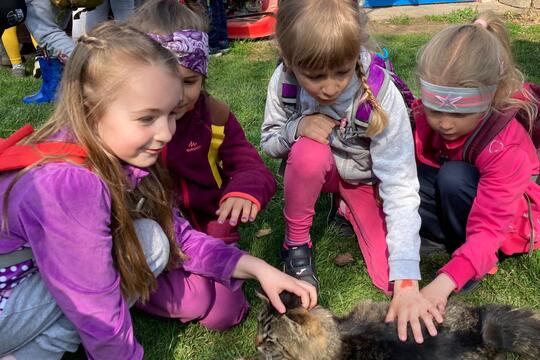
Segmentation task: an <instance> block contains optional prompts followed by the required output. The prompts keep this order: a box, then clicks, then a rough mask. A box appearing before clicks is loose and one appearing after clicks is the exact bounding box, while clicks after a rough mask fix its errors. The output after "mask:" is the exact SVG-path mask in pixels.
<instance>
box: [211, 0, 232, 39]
mask: <svg viewBox="0 0 540 360" xmlns="http://www.w3.org/2000/svg"><path fill="white" fill-rule="evenodd" d="M207 8H208V16H209V18H210V22H211V23H210V33H209V34H208V42H209V45H210V48H217V49H223V48H226V47H228V45H229V42H228V35H227V14H226V13H225V6H224V4H223V0H207Z"/></svg>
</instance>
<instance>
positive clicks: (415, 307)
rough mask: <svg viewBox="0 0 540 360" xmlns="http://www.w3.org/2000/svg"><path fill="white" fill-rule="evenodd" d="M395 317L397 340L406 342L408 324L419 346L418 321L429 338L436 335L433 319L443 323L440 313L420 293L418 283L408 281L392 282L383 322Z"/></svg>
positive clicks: (419, 328) (421, 338)
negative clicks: (390, 295)
mask: <svg viewBox="0 0 540 360" xmlns="http://www.w3.org/2000/svg"><path fill="white" fill-rule="evenodd" d="M396 317H397V330H398V337H399V339H400V340H401V341H406V340H407V326H408V324H410V325H411V330H412V333H413V336H414V340H415V341H416V342H417V343H419V344H421V343H423V342H424V337H423V334H422V327H421V325H420V319H422V321H423V322H424V324H425V326H426V328H427V330H428V332H429V334H430V335H431V336H435V335H437V328H436V327H435V324H434V323H433V319H435V320H436V321H437V322H438V323H442V322H443V317H442V315H441V312H440V311H439V310H438V309H437V307H436V306H434V305H433V304H432V303H431V302H430V301H428V300H427V299H426V298H425V297H424V296H423V295H422V294H421V293H420V291H419V288H418V281H416V280H408V279H407V280H396V281H395V282H394V296H393V298H392V301H391V302H390V308H389V309H388V313H387V315H386V318H385V322H392V321H394V320H396Z"/></svg>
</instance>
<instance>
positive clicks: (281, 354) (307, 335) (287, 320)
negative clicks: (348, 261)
mask: <svg viewBox="0 0 540 360" xmlns="http://www.w3.org/2000/svg"><path fill="white" fill-rule="evenodd" d="M260 297H262V298H264V299H265V301H266V302H267V306H266V307H265V309H263V311H262V312H261V314H260V315H259V317H258V331H257V339H256V345H257V349H258V350H259V352H260V354H259V355H258V356H255V357H253V358H251V359H253V360H255V359H265V360H282V359H283V360H285V359H295V360H330V359H331V360H340V359H367V360H369V359H377V360H379V359H380V360H383V359H407V360H409V359H429V360H433V359H466V360H469V359H470V360H472V359H475V360H476V359H504V358H505V353H506V352H515V353H519V354H520V355H521V356H522V357H524V358H530V359H539V358H540V313H539V312H535V311H533V310H526V309H517V308H513V307H511V306H508V305H484V306H479V307H472V306H468V305H465V304H462V303H458V302H452V301H450V302H449V304H448V305H447V307H446V312H445V319H444V323H443V324H441V325H438V335H437V336H435V337H430V336H429V335H427V336H426V338H425V339H424V343H423V344H416V343H415V342H414V340H413V339H412V333H411V332H410V329H409V336H408V338H409V339H408V340H407V341H406V342H402V341H400V340H399V339H398V337H397V332H396V325H395V324H394V323H390V324H385V323H384V318H385V316H386V313H387V311H388V306H389V303H388V302H380V303H374V302H371V301H366V302H362V303H360V304H359V305H358V306H357V307H356V308H355V309H354V310H353V311H351V312H350V313H349V314H348V315H346V316H344V317H336V316H334V315H332V313H331V312H330V311H328V310H326V309H324V308H323V307H321V306H317V307H315V308H313V309H312V310H310V311H308V310H306V309H304V308H303V307H301V305H300V299H299V298H298V297H297V296H296V295H292V294H289V293H287V294H282V296H281V297H282V300H283V302H284V304H285V306H286V307H287V312H286V313H285V314H279V313H277V312H276V311H275V310H274V308H273V307H272V305H270V303H269V302H268V299H266V297H264V296H262V295H261V296H260ZM423 330H424V334H427V332H426V329H425V328H424V329H423Z"/></svg>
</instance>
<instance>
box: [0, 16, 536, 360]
mask: <svg viewBox="0 0 540 360" xmlns="http://www.w3.org/2000/svg"><path fill="white" fill-rule="evenodd" d="M510 32H511V36H512V41H513V46H514V51H515V57H516V60H517V63H518V64H519V67H520V68H521V69H522V70H523V72H524V73H525V74H526V75H527V77H528V79H529V80H531V81H535V82H540V60H539V59H540V46H539V45H540V44H539V38H540V37H539V36H538V35H539V34H540V26H538V25H536V26H521V25H517V24H510ZM431 36H432V34H420V35H418V34H408V35H407V34H402V35H392V36H390V35H384V36H377V41H378V42H379V43H380V45H381V46H385V47H386V48H388V50H389V51H390V56H391V59H392V61H393V62H394V64H395V66H396V69H397V71H398V73H399V74H400V75H401V76H402V77H403V78H404V79H405V80H406V81H407V82H408V83H409V84H410V85H411V87H412V88H413V89H414V90H415V92H416V93H417V86H416V84H415V81H414V64H415V56H416V53H417V51H418V49H419V48H420V47H421V46H422V45H423V44H424V43H425V42H426V41H428V40H429V39H430V38H431ZM275 64H276V56H275V53H274V51H273V49H272V47H271V45H270V43H269V42H249V41H245V42H236V43H234V46H233V50H232V51H231V53H230V54H228V55H226V56H223V57H220V58H214V59H212V60H211V64H210V78H209V81H208V83H207V87H208V90H209V91H210V92H211V93H212V94H214V95H215V96H217V97H219V98H221V99H223V100H224V101H226V102H227V103H228V104H229V105H230V106H231V108H232V110H233V111H234V112H235V113H236V115H237V117H238V118H239V119H240V121H241V123H242V124H243V126H244V129H245V131H246V134H247V136H248V138H249V140H250V141H251V142H252V143H253V144H256V146H257V147H258V144H259V138H260V125H261V121H262V117H263V111H264V101H265V96H266V85H267V83H268V80H269V78H270V76H271V74H272V72H273V69H274V67H275ZM39 85H40V82H39V81H37V80H34V79H32V78H25V79H15V78H12V77H10V75H9V70H8V69H7V68H1V69H0V94H1V95H0V119H1V125H0V136H6V135H8V134H9V133H10V132H12V131H13V130H14V129H16V128H18V127H20V126H21V125H22V124H24V123H32V124H35V125H39V124H40V123H42V122H43V121H44V120H45V118H46V117H47V116H48V114H49V113H50V111H51V109H52V107H51V106H49V105H44V106H24V105H22V103H21V102H20V99H21V98H22V96H23V95H27V94H30V93H32V92H34V91H35V90H36V89H37V88H38V87H39ZM264 159H265V161H266V162H267V164H268V165H269V166H270V167H271V168H272V169H274V170H277V167H278V161H277V160H273V159H269V158H268V157H264ZM278 181H279V189H278V193H277V194H276V196H275V197H274V199H273V200H272V201H271V202H270V204H269V205H268V208H267V209H266V211H264V212H263V213H262V214H261V215H260V216H259V217H258V219H257V221H256V222H255V223H254V224H250V225H248V226H244V227H243V228H242V229H241V232H242V239H243V240H242V241H241V244H240V245H241V246H242V247H243V248H245V249H247V250H249V251H250V252H251V253H252V254H253V255H256V256H260V257H262V258H264V259H266V260H267V261H268V262H270V263H271V264H273V265H276V266H278V265H279V262H278V257H277V253H278V249H279V246H280V243H281V241H282V239H283V229H284V223H283V216H282V197H283V193H282V179H278ZM328 206H329V200H328V197H327V196H322V197H321V200H320V201H319V202H318V204H317V208H316V210H317V212H316V216H315V219H314V226H313V228H312V232H311V234H312V237H313V239H314V242H315V250H316V253H317V255H316V266H317V268H318V271H319V275H320V280H321V295H320V303H321V304H322V305H324V306H328V307H330V308H331V309H332V310H333V311H334V312H336V313H337V314H343V313H345V312H347V311H348V310H349V309H351V308H352V307H353V306H354V304H355V303H356V302H357V301H358V300H360V299H375V300H384V299H385V296H384V295H383V294H381V293H380V292H379V291H378V290H377V289H376V288H375V287H374V286H373V285H372V284H371V281H370V279H369V276H368V275H367V272H366V268H365V265H364V264H363V260H362V256H361V254H360V252H359V250H358V245H357V243H356V240H355V239H354V238H342V237H340V236H339V235H338V234H337V231H336V229H335V228H333V227H327V226H326V222H325V216H326V212H327V210H328ZM263 227H270V228H272V230H273V232H272V234H271V235H269V236H266V237H263V238H256V237H255V232H256V231H257V230H258V229H260V228H263ZM343 252H350V253H351V254H353V256H354V260H355V261H354V262H353V263H352V264H350V265H347V266H345V267H337V266H335V265H334V264H333V262H332V260H333V258H334V257H335V256H336V255H337V254H339V253H343ZM447 259H448V257H447V256H446V255H438V256H435V257H431V258H423V259H422V264H421V268H422V273H423V276H424V281H423V284H425V283H426V281H429V280H430V279H432V278H433V276H434V273H435V271H436V270H437V269H438V268H439V267H440V266H441V265H442V264H444V262H445V261H446V260H447ZM256 286H257V284H256V283H255V282H253V281H248V282H247V284H246V287H245V289H246V293H247V296H248V298H249V300H250V301H251V302H252V305H253V307H252V310H251V312H250V313H249V316H248V317H247V319H246V321H245V322H244V323H243V324H242V325H240V326H238V327H236V328H234V329H232V330H230V331H227V332H222V333H217V332H211V331H207V330H206V329H204V328H203V327H201V326H199V325H197V324H189V325H183V324H180V323H179V322H178V321H175V320H169V319H161V318H155V317H152V316H149V315H146V314H144V313H142V312H140V311H138V310H133V311H132V314H133V318H134V324H135V333H136V336H137V338H138V339H139V341H140V342H141V343H142V344H143V346H144V348H145V352H146V359H156V360H163V359H171V360H172V359H175V360H179V359H182V360H184V359H195V360H197V359H201V360H202V359H235V358H238V357H241V356H245V355H249V354H253V353H254V352H255V348H254V345H253V339H254V336H255V329H256V314H257V312H258V311H259V309H260V304H259V302H258V301H257V300H256V298H255V297H254V295H253V291H254V289H255V288H256ZM538 289H540V254H538V253H537V254H535V255H534V256H533V257H532V258H529V257H527V256H521V257H518V258H511V259H508V260H506V261H505V262H503V263H502V265H501V267H500V270H499V273H498V274H497V275H496V276H492V277H489V278H487V279H486V280H485V281H483V282H482V283H481V285H480V286H479V288H478V289H477V290H476V291H475V292H473V293H472V294H470V295H467V296H459V298H460V299H462V300H464V301H466V302H470V303H473V304H483V303H491V302H498V303H509V304H513V305H517V306H530V307H533V308H536V309H540V295H539V291H538ZM65 358H66V359H83V358H84V355H82V352H78V353H77V354H76V355H67V356H66V357H65Z"/></svg>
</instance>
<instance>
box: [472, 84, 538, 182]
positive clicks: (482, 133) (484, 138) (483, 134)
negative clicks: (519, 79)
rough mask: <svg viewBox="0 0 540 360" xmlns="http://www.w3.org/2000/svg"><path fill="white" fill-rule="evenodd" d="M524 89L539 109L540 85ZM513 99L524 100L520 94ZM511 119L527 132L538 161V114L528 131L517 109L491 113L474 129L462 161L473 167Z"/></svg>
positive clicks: (522, 116) (531, 85) (527, 124)
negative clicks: (516, 121) (514, 119)
mask: <svg viewBox="0 0 540 360" xmlns="http://www.w3.org/2000/svg"><path fill="white" fill-rule="evenodd" d="M524 87H525V89H526V90H527V91H528V92H529V93H530V94H531V95H532V96H533V98H534V101H535V103H536V104H537V107H540V84H532V83H526V84H525V86H524ZM515 97H516V98H519V99H520V100H525V98H524V97H523V95H522V94H517V95H516V96H515ZM539 110H540V109H539ZM513 118H516V119H517V120H518V121H519V122H520V123H521V125H523V127H524V128H525V129H526V130H527V131H528V132H529V134H530V136H531V140H532V141H533V144H534V146H535V147H536V154H537V155H538V158H539V159H540V112H537V114H536V118H535V119H534V120H533V121H532V127H533V128H532V129H530V128H529V122H528V120H527V116H526V114H524V113H523V112H522V111H519V110H517V109H509V110H507V111H504V112H496V113H493V114H492V115H491V116H489V117H488V118H487V119H486V120H484V121H483V122H482V123H481V124H480V125H479V126H478V127H477V128H476V130H475V131H474V133H473V134H472V135H471V136H470V137H469V139H467V141H466V142H465V144H464V146H463V161H466V162H468V163H470V164H473V165H474V164H475V162H476V159H477V158H478V156H479V155H480V153H481V152H482V150H483V149H484V148H485V147H486V146H488V145H489V144H490V143H491V141H492V140H493V139H494V138H495V136H497V134H499V133H500V132H501V131H502V130H503V129H504V128H505V127H506V126H507V125H508V123H509V122H510V121H512V119H513ZM537 182H538V180H537Z"/></svg>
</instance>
